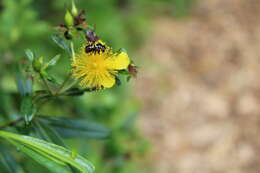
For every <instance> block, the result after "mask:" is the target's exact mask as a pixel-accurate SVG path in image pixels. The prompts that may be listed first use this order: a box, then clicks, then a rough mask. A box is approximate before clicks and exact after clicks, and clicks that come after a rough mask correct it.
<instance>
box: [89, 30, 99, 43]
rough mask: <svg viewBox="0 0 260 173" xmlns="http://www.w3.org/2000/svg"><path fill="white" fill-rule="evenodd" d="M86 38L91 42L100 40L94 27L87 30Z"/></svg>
mask: <svg viewBox="0 0 260 173" xmlns="http://www.w3.org/2000/svg"><path fill="white" fill-rule="evenodd" d="M86 39H87V41H88V42H90V43H95V42H96V41H98V40H99V38H98V36H97V35H96V33H95V32H94V31H93V30H92V29H88V30H87V31H86Z"/></svg>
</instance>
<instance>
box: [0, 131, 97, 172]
mask: <svg viewBox="0 0 260 173" xmlns="http://www.w3.org/2000/svg"><path fill="white" fill-rule="evenodd" d="M0 136H2V137H4V138H6V139H8V140H12V141H15V142H19V143H20V144H22V145H24V146H26V147H29V148H30V149H33V150H34V151H37V152H42V153H45V154H46V155H48V156H49V158H50V157H51V158H53V160H56V161H59V162H63V163H65V164H68V165H71V166H73V167H75V168H77V169H78V170H79V171H81V172H82V173H93V171H94V166H93V165H92V164H91V163H90V162H89V161H88V160H86V159H85V158H83V157H82V156H80V155H76V156H75V157H72V155H73V154H72V152H71V151H69V150H67V149H65V148H64V147H61V146H58V145H55V144H52V143H49V142H46V141H43V140H40V139H37V138H33V137H30V136H23V135H17V134H14V133H10V132H5V131H0ZM73 156H74V155H73Z"/></svg>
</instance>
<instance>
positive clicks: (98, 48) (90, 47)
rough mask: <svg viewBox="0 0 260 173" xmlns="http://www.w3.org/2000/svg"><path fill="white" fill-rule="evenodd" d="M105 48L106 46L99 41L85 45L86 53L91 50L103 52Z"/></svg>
mask: <svg viewBox="0 0 260 173" xmlns="http://www.w3.org/2000/svg"><path fill="white" fill-rule="evenodd" d="M105 50H106V46H105V45H103V44H101V43H97V44H90V45H87V46H86V47H85V52H86V53H91V52H93V53H100V52H105Z"/></svg>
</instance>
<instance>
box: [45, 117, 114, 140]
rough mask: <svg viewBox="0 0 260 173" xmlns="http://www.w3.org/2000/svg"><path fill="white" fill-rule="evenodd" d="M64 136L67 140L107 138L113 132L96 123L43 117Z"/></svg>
mask: <svg viewBox="0 0 260 173" xmlns="http://www.w3.org/2000/svg"><path fill="white" fill-rule="evenodd" d="M40 119H41V120H42V121H44V122H46V123H48V124H49V125H50V126H52V127H53V128H54V129H56V131H57V132H58V133H59V134H60V135H61V136H62V137H67V138H106V137H108V136H109V135H110V133H111V131H110V130H109V129H108V128H106V127H104V126H102V125H100V124H97V123H94V122H88V121H84V120H79V119H70V118H57V117H55V118H54V117H51V118H47V117H41V118H40Z"/></svg>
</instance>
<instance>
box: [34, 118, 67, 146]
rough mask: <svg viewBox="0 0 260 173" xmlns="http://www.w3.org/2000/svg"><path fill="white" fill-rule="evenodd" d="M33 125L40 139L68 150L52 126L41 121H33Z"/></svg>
mask: <svg viewBox="0 0 260 173" xmlns="http://www.w3.org/2000/svg"><path fill="white" fill-rule="evenodd" d="M32 124H33V126H34V127H35V131H36V133H37V134H38V135H37V136H38V137H40V138H42V139H44V140H47V141H49V142H53V143H54V144H57V145H60V146H63V147H65V148H67V147H66V145H65V143H64V141H63V140H62V138H61V137H60V135H59V134H58V133H57V132H56V131H55V130H54V129H53V128H52V127H51V126H49V125H48V124H46V123H43V122H41V121H33V123H32Z"/></svg>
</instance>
